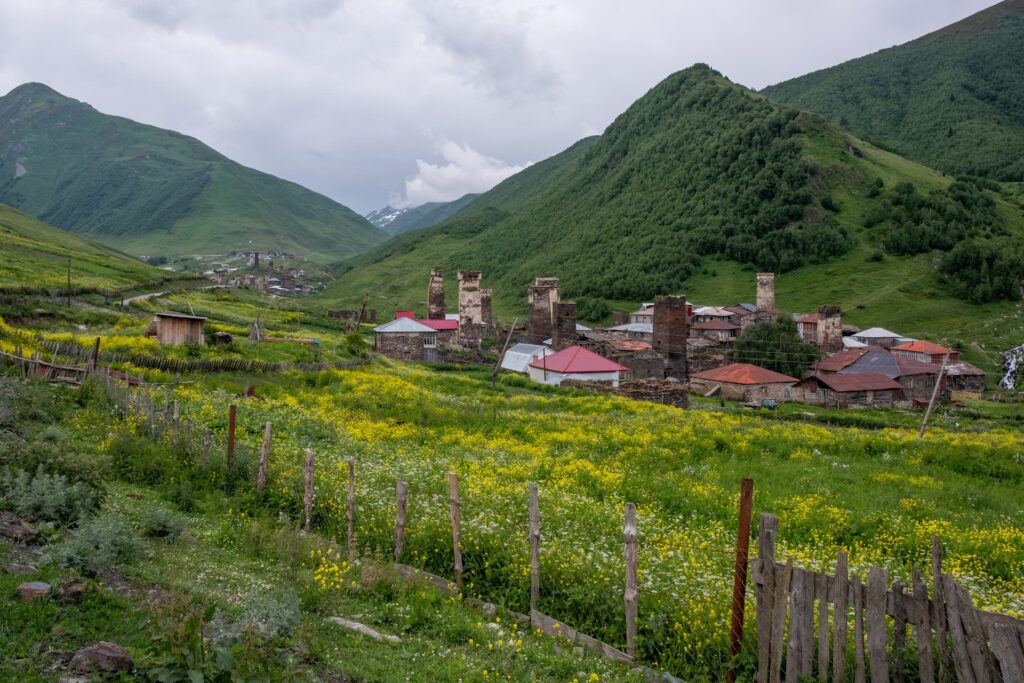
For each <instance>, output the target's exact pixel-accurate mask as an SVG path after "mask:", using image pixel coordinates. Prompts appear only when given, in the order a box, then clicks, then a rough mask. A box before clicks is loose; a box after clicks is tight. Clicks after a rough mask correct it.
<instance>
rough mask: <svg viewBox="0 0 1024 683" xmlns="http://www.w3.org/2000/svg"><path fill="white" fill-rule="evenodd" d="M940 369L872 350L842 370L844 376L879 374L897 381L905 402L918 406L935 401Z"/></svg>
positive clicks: (943, 390)
mask: <svg viewBox="0 0 1024 683" xmlns="http://www.w3.org/2000/svg"><path fill="white" fill-rule="evenodd" d="M939 370H940V368H939V366H938V365H932V364H931V363H922V362H921V361H917V360H914V359H913V358H908V357H907V356H902V355H899V354H896V353H892V352H890V351H889V350H887V349H885V348H878V347H873V348H868V349H866V350H865V353H863V354H862V355H861V356H860V358H858V359H857V360H856V361H854V362H853V363H850V364H849V365H847V366H846V367H845V368H843V369H842V370H840V373H841V374H844V375H855V374H862V373H868V372H871V373H874V372H879V373H882V374H883V375H885V376H886V377H889V378H890V379H894V380H896V381H897V382H899V384H900V385H901V386H902V388H903V397H904V399H905V400H907V401H910V402H915V403H918V404H921V403H926V402H928V401H929V400H930V399H931V396H932V392H933V391H934V390H935V383H936V382H937V381H939ZM941 382H942V383H941V385H940V386H939V395H940V396H942V395H944V394H945V393H946V390H947V389H946V380H945V377H943V378H942V380H941Z"/></svg>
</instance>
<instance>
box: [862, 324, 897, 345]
mask: <svg viewBox="0 0 1024 683" xmlns="http://www.w3.org/2000/svg"><path fill="white" fill-rule="evenodd" d="M852 336H853V338H854V339H856V340H857V341H859V342H860V343H861V344H866V345H868V346H881V347H882V348H883V349H891V348H892V347H894V346H896V345H897V344H900V343H902V341H903V339H904V338H903V337H901V336H900V335H898V334H896V333H895V332H890V331H889V330H887V329H885V328H884V327H870V328H868V329H866V330H861V331H860V332H856V333H854V334H853V335H852Z"/></svg>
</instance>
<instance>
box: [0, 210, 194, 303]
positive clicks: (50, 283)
mask: <svg viewBox="0 0 1024 683" xmlns="http://www.w3.org/2000/svg"><path fill="white" fill-rule="evenodd" d="M0 241H2V242H3V250H2V251H0V289H2V290H5V291H9V292H36V291H38V292H45V291H46V290H65V291H66V288H67V276H68V259H70V260H71V286H72V288H73V290H75V291H76V292H78V291H83V290H84V291H85V292H89V291H107V292H114V291H126V290H132V289H136V288H140V287H163V286H171V285H172V284H173V285H175V286H178V285H180V284H182V283H187V280H188V279H189V277H190V276H183V275H181V274H180V273H171V272H168V271H165V270H160V269H158V268H154V267H152V266H149V265H147V264H145V263H143V262H141V261H139V260H137V259H135V258H133V257H131V256H128V255H127V254H125V253H123V252H120V251H117V250H116V249H112V248H110V247H105V246H103V245H100V244H97V243H96V242H92V241H90V240H87V239H85V238H82V237H79V236H78V235H74V234H71V233H68V232H65V231H64V230H61V229H60V228H55V227H54V226H52V225H47V224H46V223H43V222H41V221H39V220H36V219H35V218H32V217H31V216H28V215H26V214H24V213H21V212H20V211H17V210H15V209H13V208H11V207H9V206H6V205H4V204H0Z"/></svg>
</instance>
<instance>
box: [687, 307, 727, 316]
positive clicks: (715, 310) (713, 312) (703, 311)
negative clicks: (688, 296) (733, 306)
mask: <svg viewBox="0 0 1024 683" xmlns="http://www.w3.org/2000/svg"><path fill="white" fill-rule="evenodd" d="M693 314H694V315H710V316H713V317H716V318H731V317H732V316H733V315H735V314H734V313H733V312H732V311H730V310H729V309H727V308H720V307H718V306H701V307H699V308H695V309H693Z"/></svg>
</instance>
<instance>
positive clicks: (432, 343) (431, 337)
mask: <svg viewBox="0 0 1024 683" xmlns="http://www.w3.org/2000/svg"><path fill="white" fill-rule="evenodd" d="M423 348H426V349H434V348H437V335H436V334H425V335H423Z"/></svg>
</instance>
